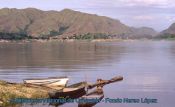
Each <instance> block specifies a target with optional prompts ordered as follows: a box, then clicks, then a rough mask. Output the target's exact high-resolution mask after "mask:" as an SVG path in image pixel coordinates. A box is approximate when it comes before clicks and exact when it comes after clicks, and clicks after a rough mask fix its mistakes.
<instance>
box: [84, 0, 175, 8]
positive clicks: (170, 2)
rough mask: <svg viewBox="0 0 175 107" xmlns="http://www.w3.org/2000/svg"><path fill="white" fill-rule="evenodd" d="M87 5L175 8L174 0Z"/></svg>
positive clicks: (108, 0)
mask: <svg viewBox="0 0 175 107" xmlns="http://www.w3.org/2000/svg"><path fill="white" fill-rule="evenodd" d="M87 4H90V5H91V6H101V7H106V6H108V7H110V6H111V7H122V6H131V7H132V6H152V7H159V8H169V7H175V1H174V0H89V2H88V3H87Z"/></svg>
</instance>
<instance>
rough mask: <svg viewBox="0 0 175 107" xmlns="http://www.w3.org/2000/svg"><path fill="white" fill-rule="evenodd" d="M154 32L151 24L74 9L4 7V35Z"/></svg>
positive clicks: (0, 17) (0, 20)
mask: <svg viewBox="0 0 175 107" xmlns="http://www.w3.org/2000/svg"><path fill="white" fill-rule="evenodd" d="M154 33H155V31H154V30H153V29H151V28H133V27H129V26H127V25H125V24H123V23H121V22H120V21H119V20H116V19H112V18H108V17H105V16H98V15H95V14H88V13H82V12H78V11H73V10H70V9H64V10H62V11H42V10H38V9H35V8H26V9H15V8H12V9H9V8H3V9H0V39H16V38H17V39H22V38H49V37H54V38H66V37H73V36H79V35H85V36H86V35H87V34H89V35H92V34H93V35H96V34H103V35H106V36H111V35H112V37H120V38H123V37H124V38H135V37H144V36H148V35H149V36H150V35H151V36H152V35H153V34H154ZM100 36H101V35H100Z"/></svg>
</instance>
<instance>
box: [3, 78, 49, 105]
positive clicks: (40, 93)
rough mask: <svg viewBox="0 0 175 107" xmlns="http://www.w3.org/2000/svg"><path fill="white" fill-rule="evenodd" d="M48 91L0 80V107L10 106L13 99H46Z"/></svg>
mask: <svg viewBox="0 0 175 107" xmlns="http://www.w3.org/2000/svg"><path fill="white" fill-rule="evenodd" d="M48 97H49V96H48V89H46V88H41V87H40V88H39V87H31V86H27V85H25V84H16V83H8V82H6V81H1V80H0V107H1V106H3V107H4V106H7V105H10V104H11V103H10V100H11V99H14V98H48Z"/></svg>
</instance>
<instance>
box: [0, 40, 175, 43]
mask: <svg viewBox="0 0 175 107" xmlns="http://www.w3.org/2000/svg"><path fill="white" fill-rule="evenodd" d="M162 40H163V41H174V40H171V39H170V40H169V39H92V40H91V39H25V40H0V43H14V42H23V43H27V42H41V43H44V42H53V41H54V42H75V41H89V42H115V41H116V42H117V41H162Z"/></svg>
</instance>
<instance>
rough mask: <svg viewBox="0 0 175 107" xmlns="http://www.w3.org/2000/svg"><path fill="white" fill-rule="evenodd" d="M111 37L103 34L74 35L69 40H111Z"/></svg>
mask: <svg viewBox="0 0 175 107" xmlns="http://www.w3.org/2000/svg"><path fill="white" fill-rule="evenodd" d="M109 37H110V35H107V34H103V33H95V34H93V33H87V34H83V35H74V36H73V37H70V38H69V39H109Z"/></svg>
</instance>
